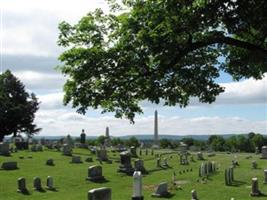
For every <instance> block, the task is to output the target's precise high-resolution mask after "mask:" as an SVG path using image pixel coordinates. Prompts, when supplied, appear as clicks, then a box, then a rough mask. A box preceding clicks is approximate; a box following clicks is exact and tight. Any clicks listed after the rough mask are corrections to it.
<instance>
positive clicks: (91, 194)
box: [88, 171, 198, 200]
mask: <svg viewBox="0 0 267 200" xmlns="http://www.w3.org/2000/svg"><path fill="white" fill-rule="evenodd" d="M111 192H112V191H111V188H105V187H104V188H97V189H92V190H90V191H88V200H111ZM191 193H192V200H198V197H197V193H196V191H195V190H192V192H191ZM151 196H153V197H169V196H170V192H169V191H168V183H167V182H162V183H160V184H159V185H158V186H157V187H156V189H155V191H154V193H152V195H151ZM143 199H144V197H143V185H142V173H141V172H140V171H135V172H134V174H133V195H132V200H143Z"/></svg>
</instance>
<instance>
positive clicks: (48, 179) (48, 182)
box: [46, 176, 55, 190]
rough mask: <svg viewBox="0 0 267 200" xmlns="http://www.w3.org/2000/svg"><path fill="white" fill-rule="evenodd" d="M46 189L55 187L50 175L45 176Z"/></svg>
mask: <svg viewBox="0 0 267 200" xmlns="http://www.w3.org/2000/svg"><path fill="white" fill-rule="evenodd" d="M46 189H48V190H55V187H54V180H53V178H52V177H51V176H48V177H47V180H46Z"/></svg>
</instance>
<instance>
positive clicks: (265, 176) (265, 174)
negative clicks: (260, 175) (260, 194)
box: [264, 169, 267, 184]
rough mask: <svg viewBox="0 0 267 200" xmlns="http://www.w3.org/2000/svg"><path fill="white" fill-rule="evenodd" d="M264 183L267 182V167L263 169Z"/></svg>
mask: <svg viewBox="0 0 267 200" xmlns="http://www.w3.org/2000/svg"><path fill="white" fill-rule="evenodd" d="M264 184H267V169H265V170H264Z"/></svg>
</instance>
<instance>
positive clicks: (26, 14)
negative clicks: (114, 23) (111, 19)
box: [1, 0, 107, 56]
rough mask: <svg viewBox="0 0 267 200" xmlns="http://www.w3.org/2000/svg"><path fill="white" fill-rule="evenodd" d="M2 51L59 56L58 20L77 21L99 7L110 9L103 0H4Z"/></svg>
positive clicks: (2, 1) (2, 5)
mask: <svg viewBox="0 0 267 200" xmlns="http://www.w3.org/2000/svg"><path fill="white" fill-rule="evenodd" d="M1 8H2V9H3V36H2V41H3V52H4V54H11V55H20V54H22V55H38V56H39V55H42V56H57V55H58V54H59V53H60V52H61V49H60V48H59V47H58V46H57V38H58V24H59V23H60V22H61V21H63V20H64V21H68V22H70V23H76V22H77V21H78V20H79V19H80V18H81V17H83V16H85V15H86V14H87V13H88V12H89V11H93V10H95V9H96V8H102V9H104V10H107V4H106V3H105V1H104V0H75V1H71V0H68V1H65V0H56V1H54V0H38V1H36V0H23V1H21V0H12V1H6V0H1Z"/></svg>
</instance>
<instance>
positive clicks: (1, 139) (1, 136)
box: [0, 134, 5, 142]
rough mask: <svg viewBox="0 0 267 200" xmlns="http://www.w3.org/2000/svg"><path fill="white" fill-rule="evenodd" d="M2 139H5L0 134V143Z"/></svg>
mask: <svg viewBox="0 0 267 200" xmlns="http://www.w3.org/2000/svg"><path fill="white" fill-rule="evenodd" d="M4 137H5V136H4V135H1V134H0V142H3V140H4Z"/></svg>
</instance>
